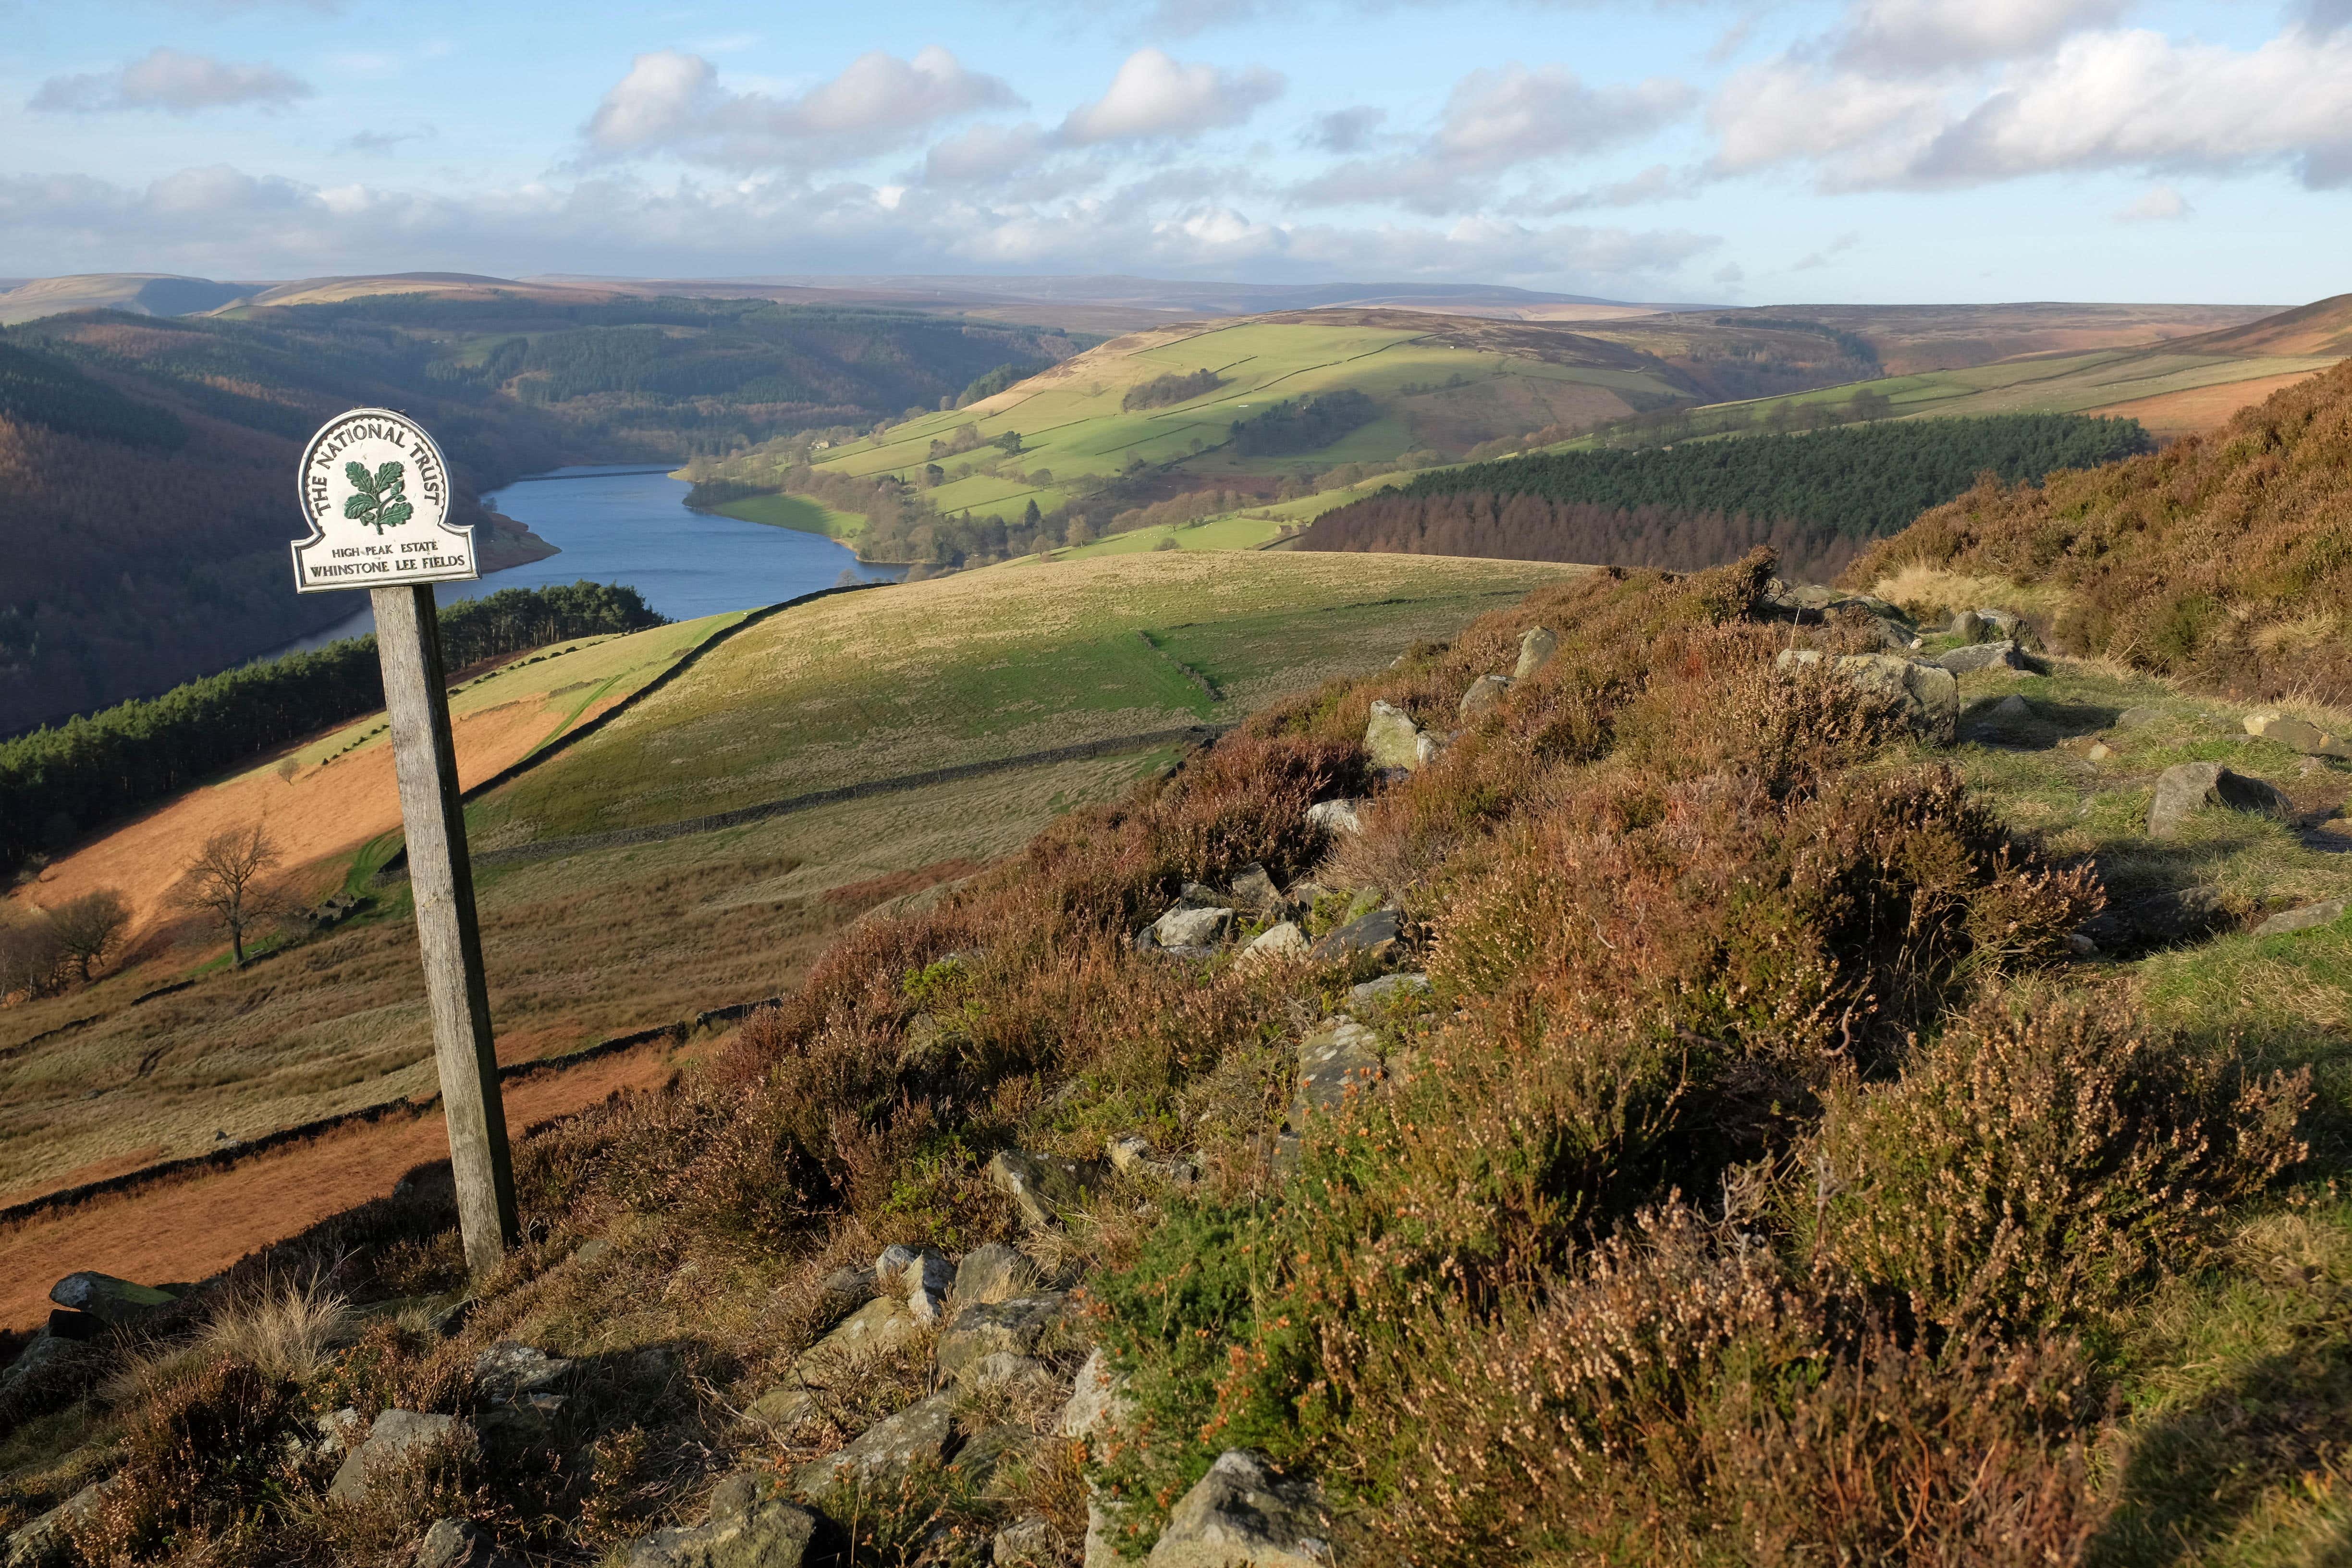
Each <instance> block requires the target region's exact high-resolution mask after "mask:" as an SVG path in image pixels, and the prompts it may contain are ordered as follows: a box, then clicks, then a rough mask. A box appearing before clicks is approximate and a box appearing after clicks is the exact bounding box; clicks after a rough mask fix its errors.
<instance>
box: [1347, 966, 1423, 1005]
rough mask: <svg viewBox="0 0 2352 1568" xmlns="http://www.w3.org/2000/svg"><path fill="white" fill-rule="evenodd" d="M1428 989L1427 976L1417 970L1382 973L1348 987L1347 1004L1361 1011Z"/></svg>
mask: <svg viewBox="0 0 2352 1568" xmlns="http://www.w3.org/2000/svg"><path fill="white" fill-rule="evenodd" d="M1428 989H1429V976H1428V975H1426V974H1423V973H1420V972H1419V971H1417V970H1407V971H1404V972H1403V973H1397V974H1383V975H1381V977H1380V978H1379V979H1377V980H1367V981H1365V982H1364V983H1363V984H1360V985H1350V986H1349V987H1348V1005H1349V1006H1351V1007H1355V1008H1358V1009H1360V1010H1363V1011H1370V1009H1372V1008H1375V1007H1383V1006H1387V1005H1390V1004H1391V1003H1394V1002H1396V1001H1399V1000H1402V998H1404V997H1406V996H1413V995H1418V994H1421V993H1422V992H1424V991H1426V990H1428Z"/></svg>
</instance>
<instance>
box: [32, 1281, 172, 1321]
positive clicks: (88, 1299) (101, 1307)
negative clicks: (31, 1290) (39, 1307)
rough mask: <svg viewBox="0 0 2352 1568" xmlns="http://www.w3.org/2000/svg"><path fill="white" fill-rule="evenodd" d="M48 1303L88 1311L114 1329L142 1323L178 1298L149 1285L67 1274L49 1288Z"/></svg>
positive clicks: (78, 1310) (167, 1291)
mask: <svg viewBox="0 0 2352 1568" xmlns="http://www.w3.org/2000/svg"><path fill="white" fill-rule="evenodd" d="M49 1300H52V1301H55V1302H56V1303H57V1304H58V1306H60V1307H64V1308H66V1309H68V1310H70V1311H76V1312H88V1313H89V1315H90V1316H91V1317H93V1318H96V1319H98V1320H100V1321H102V1322H104V1323H106V1324H108V1325H109V1326H110V1327H113V1328H124V1327H127V1326H129V1325H131V1324H132V1323H137V1322H141V1321H144V1320H146V1319H148V1318H152V1317H153V1316H154V1315H155V1314H156V1313H157V1312H160V1311H162V1310H163V1309H164V1308H166V1307H168V1306H170V1305H171V1304H172V1303H173V1302H174V1301H177V1300H179V1297H177V1296H175V1295H173V1293H172V1292H171V1291H169V1290H159V1289H156V1288H155V1287H154V1286H152V1285H137V1284H133V1283H132V1282H131V1281H130V1280H128V1279H116V1278H115V1277H114V1276H113V1275H111V1274H94V1273H87V1272H85V1273H80V1274H68V1275H67V1276H66V1277H65V1278H64V1279H60V1280H58V1282H57V1283H56V1284H55V1285H52V1286H50V1287H49Z"/></svg>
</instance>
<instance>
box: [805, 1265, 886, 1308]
mask: <svg viewBox="0 0 2352 1568" xmlns="http://www.w3.org/2000/svg"><path fill="white" fill-rule="evenodd" d="M816 1288H817V1292H818V1294H820V1295H822V1296H823V1297H824V1300H825V1304H826V1305H828V1306H830V1307H832V1308H833V1309H834V1310H835V1311H838V1312H849V1311H855V1310H856V1309H858V1308H859V1307H862V1306H864V1305H865V1304H866V1302H868V1301H871V1300H874V1298H875V1296H876V1295H877V1293H878V1291H879V1289H880V1288H879V1287H878V1286H877V1285H876V1284H875V1282H874V1269H873V1268H872V1267H871V1266H870V1265H869V1266H868V1267H866V1268H836V1269H835V1270H834V1271H833V1272H832V1273H830V1274H828V1275H826V1276H825V1277H824V1279H820V1280H819V1281H817V1287H816Z"/></svg>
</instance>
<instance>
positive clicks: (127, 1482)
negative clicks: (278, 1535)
mask: <svg viewBox="0 0 2352 1568" xmlns="http://www.w3.org/2000/svg"><path fill="white" fill-rule="evenodd" d="M304 1414H305V1411H304V1409H303V1407H302V1405H301V1403H300V1400H299V1397H298V1394H297V1391H296V1390H295V1388H294V1386H293V1385H292V1384H289V1383H288V1382H286V1381H285V1380H283V1379H280V1378H273V1377H269V1376H267V1375H265V1374H264V1373H260V1372H258V1371H257V1370H255V1369H254V1368H253V1367H250V1366H247V1365H246V1364H244V1363H241V1362H236V1361H230V1360H226V1359H224V1360H221V1361H218V1362H215V1363H213V1365H212V1366H211V1367H209V1368H208V1369H206V1370H205V1371H204V1372H203V1373H200V1374H198V1375H196V1376H194V1377H190V1378H185V1379H180V1380H174V1381H173V1382H170V1383H167V1384H163V1385H162V1386H161V1387H159V1388H158V1389H157V1390H156V1392H155V1394H154V1396H153V1397H152V1398H151V1399H150V1400H148V1401H147V1402H145V1403H144V1404H142V1405H140V1406H139V1407H138V1408H137V1410H136V1413H135V1414H134V1415H133V1416H132V1418H131V1421H130V1422H129V1423H128V1425H127V1426H126V1429H125V1431H124V1434H123V1440H122V1458H123V1464H122V1468H121V1469H120V1470H119V1471H117V1472H116V1475H115V1478H114V1479H113V1480H112V1482H111V1483H110V1485H109V1486H108V1487H107V1488H106V1489H105V1490H104V1492H103V1493H101V1494H100V1500H99V1501H98V1503H97V1505H96V1506H95V1507H93V1508H91V1509H90V1510H89V1512H88V1513H86V1514H84V1515H83V1516H81V1517H80V1518H79V1519H77V1520H74V1521H71V1522H70V1523H69V1524H68V1526H67V1534H68V1538H69V1540H70V1542H71V1544H72V1547H73V1550H74V1552H75V1553H76V1555H78V1556H79V1558H80V1560H81V1561H82V1562H84V1563H91V1564H107V1565H109V1568H112V1565H114V1564H131V1563H155V1562H161V1561H168V1560H174V1559H181V1558H186V1559H189V1560H202V1559H203V1557H204V1556H205V1552H206V1551H207V1550H209V1551H211V1552H215V1553H225V1556H224V1557H223V1558H222V1560H227V1561H234V1560H236V1556H237V1555H238V1553H237V1552H236V1543H237V1542H241V1541H243V1540H244V1539H245V1538H246V1536H247V1533H248V1532H249V1531H252V1529H253V1528H254V1526H255V1524H256V1522H257V1521H256V1520H255V1519H254V1518H253V1516H254V1515H255V1514H256V1513H257V1511H258V1510H260V1509H261V1507H262V1506H263V1505H264V1504H265V1503H266V1502H268V1501H269V1500H272V1499H274V1498H275V1497H277V1496H278V1495H279V1494H280V1493H282V1492H283V1491H284V1490H285V1489H287V1487H288V1486H289V1482H292V1481H294V1480H296V1479H299V1478H298V1476H297V1475H296V1474H295V1473H294V1472H292V1471H290V1470H289V1468H288V1462H287V1459H286V1457H285V1454H284V1451H283V1449H282V1447H281V1445H282V1442H283V1439H284V1438H285V1437H286V1436H289V1434H292V1433H294V1432H295V1431H296V1430H297V1429H298V1423H299V1421H300V1419H301V1417H302V1416H303V1415H304Z"/></svg>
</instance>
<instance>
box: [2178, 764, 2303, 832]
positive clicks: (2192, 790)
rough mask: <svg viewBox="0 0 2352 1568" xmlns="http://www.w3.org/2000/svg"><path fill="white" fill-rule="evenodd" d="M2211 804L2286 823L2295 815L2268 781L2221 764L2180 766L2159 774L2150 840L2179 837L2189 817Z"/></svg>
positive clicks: (2281, 794)
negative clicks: (2251, 776) (2153, 838)
mask: <svg viewBox="0 0 2352 1568" xmlns="http://www.w3.org/2000/svg"><path fill="white" fill-rule="evenodd" d="M2209 805H2212V806H2220V807H2221V808H2222V809H2224V810H2228V811H2242V812H2247V813H2249V814H2251V815H2253V816H2268V817H2274V818H2276V819H2278V820H2279V821H2282V822H2284V821H2285V820H2287V819H2288V818H2289V817H2291V816H2294V803H2293V802H2292V801H2290V800H2288V799H2287V797H2286V794H2285V792H2284V791H2283V790H2281V789H2280V788H2279V787H2278V786H2277V785H2276V784H2272V783H2270V782H2268V781H2267V780H2264V779H2257V778H2249V777H2247V776H2246V775H2245V774H2243V773H2231V771H2230V770H2229V769H2227V768H2225V767H2223V766H2222V765H2221V763H2174V764H2173V765H2172V766H2171V767H2168V768H2167V769H2165V770H2164V772H2163V773H2159V774H2158V775H2157V780H2156V799H2155V800H2154V801H2153V802H2152V803H2150V805H2149V806H2148V808H2147V831H2148V835H2149V837H2155V838H2177V837H2179V836H2180V830H2181V828H2182V826H2184V825H2186V824H2187V822H2188V820H2189V816H2190V815H2191V814H2192V813H2194V812H2196V811H2198V810H2199V809H2200V808H2202V807H2204V806H2209Z"/></svg>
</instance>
